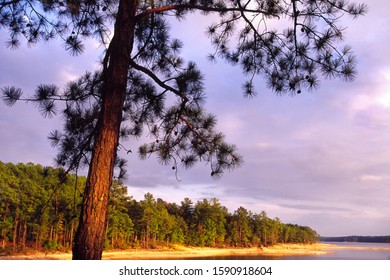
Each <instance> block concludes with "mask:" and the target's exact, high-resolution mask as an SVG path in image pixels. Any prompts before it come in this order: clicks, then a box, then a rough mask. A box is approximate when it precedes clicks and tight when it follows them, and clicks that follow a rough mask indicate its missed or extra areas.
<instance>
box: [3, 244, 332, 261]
mask: <svg viewBox="0 0 390 280" xmlns="http://www.w3.org/2000/svg"><path fill="white" fill-rule="evenodd" d="M336 247H337V246H335V245H329V244H324V243H315V244H278V245H274V246H269V247H263V248H209V247H188V246H180V245H175V246H170V247H161V248H157V249H128V250H107V251H104V252H103V258H102V259H103V260H164V259H166V260H172V259H197V258H210V257H229V256H238V257H239V256H302V255H321V254H329V253H330V252H328V251H325V250H329V249H332V248H336ZM6 259H8V260H71V259H72V254H71V252H66V253H63V252H54V253H53V252H29V253H26V254H16V255H6V256H0V260H6Z"/></svg>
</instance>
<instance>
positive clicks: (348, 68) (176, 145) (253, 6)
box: [0, 0, 367, 258]
mask: <svg viewBox="0 0 390 280" xmlns="http://www.w3.org/2000/svg"><path fill="white" fill-rule="evenodd" d="M366 10H367V6H366V5H364V4H356V3H351V2H350V1H347V0H317V1H313V0H289V1H287V0H245V1H243V0H231V1H221V0H212V1H204V0H176V1H174V0H164V1H153V0H145V1H139V0H84V1H79V0H5V1H2V2H1V3H0V28H3V29H6V30H8V31H9V39H8V41H7V42H6V45H7V46H8V47H9V48H11V49H15V48H17V47H18V46H19V45H20V44H21V38H23V37H24V38H25V39H26V41H27V42H28V44H32V45H33V44H37V43H38V42H40V41H49V40H52V39H55V38H59V39H61V40H62V41H63V42H64V47H65V49H66V50H68V51H69V52H70V54H71V55H77V54H79V53H81V52H82V51H83V50H84V45H83V41H84V40H85V39H86V38H90V37H93V38H95V39H96V40H97V41H98V42H100V43H101V44H102V45H104V46H106V50H105V53H104V58H103V59H102V61H101V68H100V69H97V70H96V71H93V72H88V73H86V74H85V75H83V76H82V77H80V78H79V79H78V80H76V81H73V82H69V83H68V85H67V86H66V87H65V89H64V90H62V91H61V90H60V89H59V88H58V87H57V86H56V85H39V86H38V87H37V89H36V91H35V93H34V94H33V95H31V96H29V97H23V96H22V91H21V90H20V89H19V88H17V87H15V86H3V87H2V88H1V91H2V94H3V98H4V100H5V102H6V103H7V104H9V105H12V104H14V103H15V102H16V101H17V100H28V101H35V102H36V103H37V104H38V107H39V109H40V110H41V112H42V114H43V115H44V116H52V115H53V114H56V113H57V112H58V110H59V108H61V114H62V115H63V117H64V120H65V124H64V128H63V131H62V132H60V131H59V130H56V131H54V132H52V133H51V134H50V136H49V138H50V141H51V143H52V144H53V145H54V146H57V147H58V148H59V153H58V156H57V163H58V164H59V165H60V166H64V167H67V169H68V170H77V169H78V168H80V167H81V166H82V165H83V164H86V165H88V166H89V176H88V179H87V183H86V188H85V195H84V202H83V207H82V215H81V218H80V223H79V231H78V232H77V234H76V236H77V238H76V241H75V246H74V258H101V251H102V248H103V242H104V238H103V236H104V232H103V230H102V229H104V228H105V224H107V223H108V216H107V213H108V212H107V211H108V200H109V189H110V186H111V184H112V178H113V175H114V166H117V167H119V175H118V176H119V177H122V176H123V175H124V170H125V169H124V166H125V160H120V159H118V157H117V150H118V147H119V146H120V145H121V142H120V141H122V140H123V139H128V138H131V137H140V136H141V135H143V134H145V133H147V134H149V135H151V137H152V141H151V142H149V143H146V144H144V145H142V146H141V147H140V148H139V149H138V154H139V156H140V158H141V159H145V158H147V157H148V156H149V155H150V154H157V156H158V159H159V162H160V163H162V164H169V165H171V166H172V169H173V170H174V171H176V170H177V168H178V167H179V166H183V167H184V168H189V167H192V166H193V165H194V164H196V163H197V162H200V161H205V162H207V163H209V166H210V168H211V175H212V176H213V177H217V178H218V177H219V176H221V175H222V174H223V172H225V171H226V170H232V169H234V168H236V167H238V166H240V165H241V163H242V158H241V156H240V155H239V154H238V153H237V149H236V147H235V145H231V144H227V143H226V142H225V141H224V136H223V134H222V133H220V132H218V131H217V130H216V117H215V116H214V115H212V114H210V113H208V112H206V111H205V109H204V100H205V90H206V89H205V84H204V77H203V75H202V73H201V72H200V71H199V69H198V67H197V65H196V63H195V62H191V61H186V60H185V58H184V57H182V56H181V49H182V48H183V47H184V46H183V43H182V42H181V41H180V40H178V39H175V38H173V37H172V36H171V34H170V29H169V23H168V20H167V18H168V17H169V18H172V17H175V18H176V19H177V20H178V21H180V20H184V19H185V18H186V16H187V15H188V14H190V13H193V12H200V13H202V14H204V15H205V16H213V17H215V19H216V22H215V23H214V24H212V25H210V26H209V27H208V29H207V35H208V37H209V38H210V42H211V44H212V45H213V46H214V52H213V53H212V54H210V55H209V57H208V58H209V59H210V60H212V61H213V60H216V59H222V60H225V61H227V62H229V63H230V64H232V65H238V66H240V67H241V69H242V71H243V74H244V76H245V77H246V79H247V81H246V82H244V83H243V86H242V89H243V94H244V96H254V95H256V90H255V83H254V81H255V78H256V77H257V76H259V75H260V76H263V77H264V78H265V81H266V84H267V85H268V87H269V88H270V89H271V90H272V91H274V92H276V93H277V94H283V93H291V94H299V93H301V92H302V91H303V90H311V89H315V88H317V86H318V84H319V79H320V77H322V76H324V77H326V78H334V77H336V78H342V79H345V80H352V79H353V78H354V77H355V75H356V69H355V63H356V61H355V57H354V56H353V54H352V51H351V48H350V47H348V46H345V47H343V46H340V45H339V43H340V41H342V39H343V34H344V31H345V29H343V28H342V27H341V26H340V25H339V21H340V19H341V18H342V17H343V16H344V15H351V16H352V17H357V16H359V15H362V14H364V13H365V12H366ZM57 101H63V103H64V105H62V106H61V107H59V106H58V105H57V104H58V102H57ZM63 108H64V109H63ZM89 219H90V220H89ZM241 237H242V236H241Z"/></svg>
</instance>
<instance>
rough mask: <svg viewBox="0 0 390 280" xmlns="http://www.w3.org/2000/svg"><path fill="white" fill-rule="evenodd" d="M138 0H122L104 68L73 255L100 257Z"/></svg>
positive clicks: (85, 257) (82, 257)
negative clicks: (99, 103)
mask: <svg viewBox="0 0 390 280" xmlns="http://www.w3.org/2000/svg"><path fill="white" fill-rule="evenodd" d="M137 5H138V1H137V0H120V2H119V7H118V13H117V17H116V23H115V27H114V37H113V38H112V40H111V43H110V47H109V49H108V52H107V57H108V60H107V62H108V63H107V64H108V65H107V68H105V69H104V70H103V83H104V84H103V96H102V106H101V112H100V116H99V120H98V124H97V134H96V140H95V145H94V150H93V154H92V159H91V164H90V167H89V172H88V179H87V184H86V187H85V191H84V198H83V200H84V201H83V206H82V209H81V215H80V222H79V226H78V229H77V232H76V235H75V240H74V244H73V259H91V260H92V259H101V257H102V252H103V245H104V239H105V229H106V224H107V221H108V198H109V197H108V196H109V192H110V186H111V183H112V177H113V171H114V162H115V157H116V151H117V147H118V141H119V131H120V124H121V121H122V108H123V104H124V100H125V94H126V85H127V74H128V70H129V64H130V55H131V51H132V48H133V42H134V28H135V14H136V10H137Z"/></svg>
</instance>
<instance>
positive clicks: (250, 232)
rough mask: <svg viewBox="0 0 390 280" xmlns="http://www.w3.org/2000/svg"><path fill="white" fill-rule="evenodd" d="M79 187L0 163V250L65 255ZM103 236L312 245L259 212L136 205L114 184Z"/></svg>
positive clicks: (57, 171) (305, 233) (111, 242)
mask: <svg viewBox="0 0 390 280" xmlns="http://www.w3.org/2000/svg"><path fill="white" fill-rule="evenodd" d="M85 183H86V178H85V177H83V176H77V174H68V173H67V172H66V171H65V170H64V169H61V168H54V167H47V166H42V165H39V164H33V163H27V164H25V163H18V164H14V163H3V162H1V161H0V252H3V253H4V252H16V251H24V250H27V249H37V250H64V251H65V250H69V249H70V248H71V247H72V241H73V238H74V236H75V231H76V229H77V224H78V219H79V213H80V207H81V203H82V194H83V189H84V186H85ZM105 232H106V239H105V246H104V247H105V249H126V248H156V247H157V246H159V245H168V246H169V245H171V244H183V245H188V246H207V247H255V246H258V247H261V246H269V245H273V244H276V243H313V242H316V241H318V239H319V235H318V234H317V233H316V232H315V231H314V230H313V229H311V228H310V227H307V226H300V225H295V224H284V223H282V221H281V220H280V219H279V218H270V217H268V215H267V213H266V212H265V211H261V212H260V213H253V212H251V211H249V210H247V209H245V208H244V207H239V208H238V209H237V210H235V211H234V212H233V213H229V211H228V209H227V208H226V207H225V206H223V205H221V203H220V202H219V200H218V199H217V198H213V199H209V200H208V199H203V200H201V201H197V202H196V203H194V202H192V201H191V199H189V198H184V199H183V201H181V202H180V205H179V204H177V203H170V202H166V201H164V200H162V199H160V198H157V199H156V198H154V196H153V195H152V194H151V193H147V194H145V196H144V199H143V200H141V201H136V200H135V199H133V198H132V197H131V196H128V194H127V187H126V186H125V185H124V184H123V183H122V182H121V181H119V180H114V181H113V184H112V186H111V191H110V204H109V220H108V223H107V227H106V231H105Z"/></svg>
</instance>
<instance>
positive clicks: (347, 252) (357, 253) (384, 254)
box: [205, 242, 390, 260]
mask: <svg viewBox="0 0 390 280" xmlns="http://www.w3.org/2000/svg"><path fill="white" fill-rule="evenodd" d="M326 244H332V245H337V246H340V248H339V249H336V248H337V247H336V248H335V249H330V250H326V251H329V252H332V254H326V255H311V256H285V257H273V256H247V257H245V256H239V257H226V258H223V257H222V258H220V257H219V258H205V259H225V260H228V259H229V260H232V259H237V260H390V243H362V242H359V243H358V242H351V243H350V242H326ZM341 247H342V248H341ZM356 247H359V250H357V249H355V248H356ZM372 248H376V249H375V250H373V249H372ZM379 249H382V250H379ZM383 249H385V250H383Z"/></svg>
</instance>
